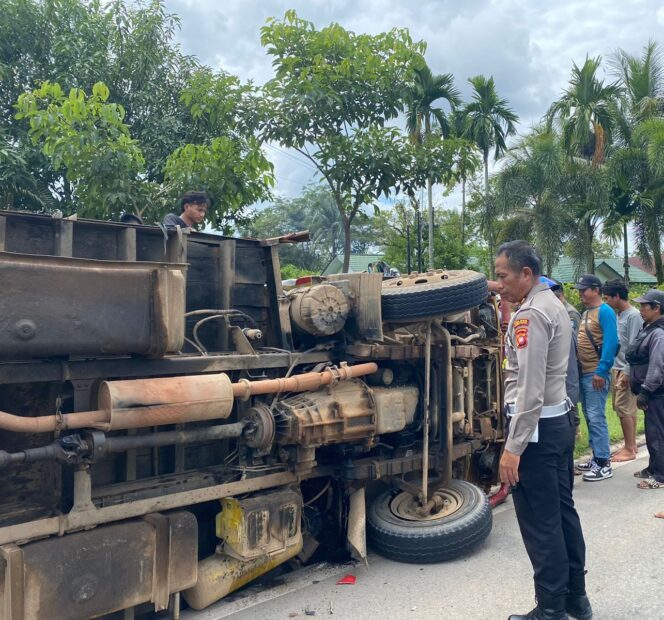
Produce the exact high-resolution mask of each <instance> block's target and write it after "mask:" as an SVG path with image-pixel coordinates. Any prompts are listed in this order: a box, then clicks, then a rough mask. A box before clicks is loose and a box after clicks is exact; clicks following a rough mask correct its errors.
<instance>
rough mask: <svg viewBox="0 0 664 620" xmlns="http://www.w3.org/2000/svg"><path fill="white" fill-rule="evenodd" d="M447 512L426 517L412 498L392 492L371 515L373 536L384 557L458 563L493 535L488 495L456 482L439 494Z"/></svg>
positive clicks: (382, 497) (372, 508)
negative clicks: (454, 560) (457, 561)
mask: <svg viewBox="0 0 664 620" xmlns="http://www.w3.org/2000/svg"><path fill="white" fill-rule="evenodd" d="M436 494H438V495H440V496H441V498H442V500H443V508H441V509H440V510H439V511H438V512H435V513H434V514H432V515H428V516H426V517H422V516H421V515H419V514H418V513H417V508H418V506H419V504H418V503H417V500H415V498H413V496H412V495H411V494H410V493H407V492H399V491H388V492H386V493H383V494H382V495H379V496H378V497H377V498H376V499H375V501H374V502H373V503H372V504H371V506H370V507H369V510H368V512H367V535H368V538H369V541H370V542H371V544H372V546H373V547H374V549H376V551H378V553H380V554H381V555H383V556H385V557H386V558H389V559H391V560H396V561H397V562H409V563H415V564H420V563H432V562H444V561H446V560H452V559H454V558H457V557H459V556H461V555H464V554H465V553H467V552H468V551H470V550H471V549H472V548H473V547H475V546H476V545H478V544H479V543H481V542H482V541H483V540H484V539H485V538H486V537H487V536H488V535H489V533H490V532H491V527H492V525H493V516H492V514H491V506H490V505H489V500H488V498H487V496H486V495H485V494H484V493H483V492H482V491H481V490H480V489H478V488H477V487H476V486H475V485H474V484H471V483H470V482H466V481H465V480H451V481H450V482H449V484H448V485H447V486H445V487H443V488H442V489H440V490H438V491H436Z"/></svg>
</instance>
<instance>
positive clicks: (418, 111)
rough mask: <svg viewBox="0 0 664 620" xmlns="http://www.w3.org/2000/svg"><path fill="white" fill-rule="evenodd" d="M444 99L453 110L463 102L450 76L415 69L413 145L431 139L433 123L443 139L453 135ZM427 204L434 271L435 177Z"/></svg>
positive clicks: (410, 111) (410, 110) (410, 115)
mask: <svg viewBox="0 0 664 620" xmlns="http://www.w3.org/2000/svg"><path fill="white" fill-rule="evenodd" d="M439 99H444V100H445V101H447V102H448V104H449V105H450V106H451V108H452V110H454V108H455V106H457V105H458V104H459V102H460V96H459V91H458V90H457V89H456V88H455V86H454V77H453V76H452V74H451V73H446V74H443V75H433V73H432V72H431V69H430V68H429V67H428V66H427V65H426V64H424V65H423V66H421V67H418V68H416V69H415V71H414V73H413V83H412V85H411V86H410V88H409V89H408V90H407V92H406V101H407V115H406V128H407V130H408V134H409V136H410V139H411V140H412V141H413V142H419V143H421V142H423V141H424V139H425V138H429V137H430V136H432V132H433V128H432V120H433V121H435V122H436V123H437V125H438V128H439V130H440V133H441V137H443V138H447V137H448V136H449V135H450V123H449V121H448V118H447V115H446V114H445V112H444V111H443V110H442V109H441V108H438V107H434V103H435V102H436V101H438V100H439ZM426 185H427V205H428V208H429V211H428V213H429V218H428V224H429V269H433V268H434V261H433V256H434V248H433V223H434V222H433V183H432V176H431V175H429V177H428V178H427V182H426Z"/></svg>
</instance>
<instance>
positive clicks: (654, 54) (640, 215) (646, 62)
mask: <svg viewBox="0 0 664 620" xmlns="http://www.w3.org/2000/svg"><path fill="white" fill-rule="evenodd" d="M609 64H610V66H611V68H612V72H613V74H614V75H615V76H616V77H617V78H618V80H619V82H620V85H621V87H622V97H621V99H620V113H621V114H620V116H619V119H620V124H619V129H620V132H621V134H622V144H621V147H620V149H618V151H617V152H616V153H615V154H614V159H615V162H614V163H613V165H612V172H613V179H614V192H613V194H614V198H615V200H614V210H613V211H614V212H613V213H612V217H611V218H610V220H611V222H612V223H613V224H614V228H620V227H621V228H622V231H621V233H622V237H623V244H624V254H625V263H624V267H625V280H626V281H628V280H629V260H628V258H629V243H628V229H627V226H628V224H629V222H630V221H633V222H634V228H635V234H636V237H637V249H638V252H639V254H640V255H641V258H642V259H644V261H645V262H646V263H650V259H651V258H654V261H655V267H656V271H657V274H658V278H661V277H664V269H663V268H662V261H661V252H660V235H659V223H658V219H659V218H658V216H657V211H658V208H659V207H660V205H658V204H657V201H656V200H654V199H655V198H656V197H657V196H658V191H657V184H658V183H657V174H656V170H657V158H656V148H654V147H653V145H656V144H657V141H658V137H657V136H658V128H657V127H656V125H657V124H655V125H650V130H651V131H652V133H651V135H647V134H644V131H643V129H642V126H643V124H644V123H647V122H648V121H650V120H653V119H655V118H656V117H657V116H658V115H660V114H661V112H662V110H663V108H664V106H663V100H664V62H663V59H662V53H661V49H660V48H659V46H658V45H657V43H655V42H654V41H649V42H648V44H647V45H646V46H645V47H644V48H643V52H642V53H641V55H640V56H633V55H631V54H628V53H627V52H625V51H623V50H618V52H616V53H615V54H614V55H613V56H612V57H611V59H610V63H609ZM635 133H636V134H638V135H639V140H635ZM644 149H646V150H645V151H644ZM648 151H649V153H648ZM649 185H650V186H651V189H652V190H654V191H651V192H648V186H649ZM653 226H654V230H650V228H651V227H653ZM614 236H616V237H617V236H618V235H617V234H614ZM649 240H650V241H649ZM660 281H661V280H660Z"/></svg>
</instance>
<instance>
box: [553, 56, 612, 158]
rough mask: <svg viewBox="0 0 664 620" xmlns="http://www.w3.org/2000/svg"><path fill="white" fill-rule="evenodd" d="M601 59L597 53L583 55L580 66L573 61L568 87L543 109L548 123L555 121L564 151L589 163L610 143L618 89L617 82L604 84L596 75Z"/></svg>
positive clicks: (603, 154) (599, 156)
mask: <svg viewBox="0 0 664 620" xmlns="http://www.w3.org/2000/svg"><path fill="white" fill-rule="evenodd" d="M601 61H602V59H601V56H597V57H596V58H588V57H586V61H585V62H584V63H583V67H581V68H579V67H578V66H577V64H576V63H574V62H573V63H572V77H571V79H570V82H569V87H568V88H567V89H565V91H564V92H563V95H562V97H561V98H560V99H558V100H557V101H554V102H553V103H552V104H551V107H550V108H549V111H548V112H547V119H548V121H549V125H551V123H553V122H557V123H558V124H559V126H560V129H561V134H562V140H563V145H564V147H565V149H566V150H567V152H568V153H569V154H570V155H573V156H578V157H585V158H587V159H591V161H592V164H593V166H599V165H600V164H601V163H602V162H603V161H604V156H605V150H606V145H607V144H610V143H611V136H612V133H613V130H614V128H615V126H616V121H617V117H618V109H617V100H618V97H619V96H620V93H621V90H620V87H619V86H618V84H617V83H612V84H608V85H606V86H605V85H604V81H603V80H600V79H599V78H598V77H597V71H598V70H599V68H600V65H601Z"/></svg>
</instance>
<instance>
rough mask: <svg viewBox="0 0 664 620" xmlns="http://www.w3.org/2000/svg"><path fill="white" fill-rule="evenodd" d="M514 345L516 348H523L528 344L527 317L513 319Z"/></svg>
mask: <svg viewBox="0 0 664 620" xmlns="http://www.w3.org/2000/svg"><path fill="white" fill-rule="evenodd" d="M514 345H515V346H516V348H517V349H525V348H526V347H527V346H528V319H517V320H516V321H514Z"/></svg>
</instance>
